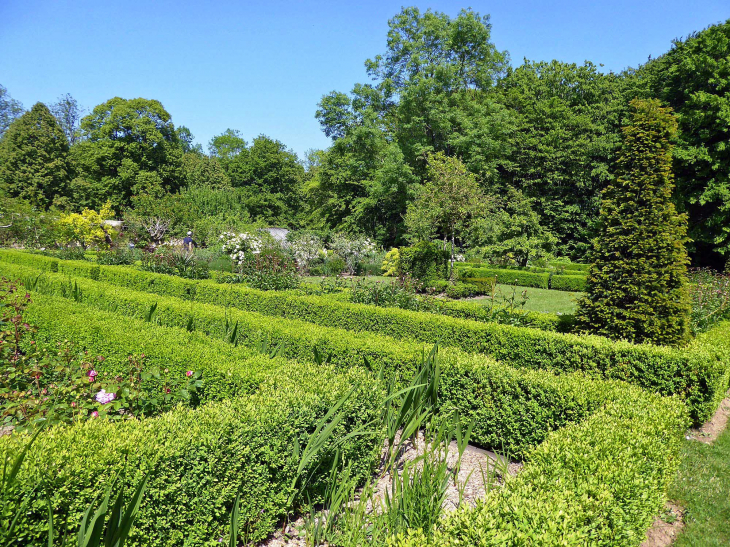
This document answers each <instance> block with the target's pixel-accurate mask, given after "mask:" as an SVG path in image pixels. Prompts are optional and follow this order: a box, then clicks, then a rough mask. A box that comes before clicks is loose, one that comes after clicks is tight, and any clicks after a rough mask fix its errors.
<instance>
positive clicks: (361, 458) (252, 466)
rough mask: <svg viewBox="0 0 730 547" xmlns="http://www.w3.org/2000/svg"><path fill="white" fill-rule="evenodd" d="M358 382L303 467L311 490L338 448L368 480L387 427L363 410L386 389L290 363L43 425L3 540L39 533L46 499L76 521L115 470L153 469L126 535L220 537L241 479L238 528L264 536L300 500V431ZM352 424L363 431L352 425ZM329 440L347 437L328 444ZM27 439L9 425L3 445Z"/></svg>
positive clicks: (350, 375) (61, 519)
mask: <svg viewBox="0 0 730 547" xmlns="http://www.w3.org/2000/svg"><path fill="white" fill-rule="evenodd" d="M353 383H356V385H358V386H359V387H357V388H356V391H355V392H354V393H353V395H352V396H351V397H350V399H349V400H348V403H347V404H346V405H345V406H344V407H343V408H344V410H345V412H346V413H347V416H348V417H349V418H348V419H346V420H343V421H342V422H341V423H340V424H339V425H338V426H337V429H336V430H335V433H334V435H333V437H332V438H331V439H330V440H329V441H328V443H327V446H325V447H324V449H323V450H322V451H321V452H320V453H319V455H318V456H317V458H316V459H315V462H314V463H313V465H312V466H311V467H309V468H308V469H310V470H312V471H314V479H313V481H312V483H311V485H310V488H308V489H307V493H308V494H309V495H311V496H312V498H313V499H315V500H316V499H317V496H318V492H321V491H322V488H323V486H324V483H325V481H326V480H327V479H328V476H329V473H328V471H329V467H330V465H331V461H332V459H333V458H334V453H335V451H336V450H339V451H340V452H341V453H342V454H343V455H344V457H345V458H346V460H347V461H349V462H352V463H354V464H355V466H354V468H353V471H354V472H355V473H356V474H357V476H358V477H359V478H360V479H361V480H364V479H365V477H366V476H369V474H370V473H371V472H372V466H373V465H374V463H375V462H376V461H377V456H378V455H379V450H378V449H377V448H378V446H379V445H380V439H382V434H381V433H380V432H378V431H373V429H372V425H369V422H370V421H371V420H373V419H375V418H376V417H377V416H378V415H379V413H380V411H381V407H382V404H383V400H384V394H383V391H382V390H381V389H380V388H379V386H378V384H377V383H376V381H375V380H374V379H372V376H371V375H369V374H366V373H363V372H362V371H355V370H353V371H348V372H347V373H346V374H342V373H340V372H337V371H335V370H334V369H333V368H332V367H328V366H325V367H318V366H317V367H315V366H311V365H294V366H292V367H291V368H290V369H289V370H288V372H287V374H283V375H281V376H279V377H277V378H276V379H270V380H268V381H267V382H266V383H265V384H264V385H262V386H261V389H260V391H259V392H257V393H256V394H253V395H248V396H244V397H238V398H234V399H231V400H227V401H219V402H213V403H209V404H206V405H204V406H202V407H200V408H198V409H195V410H193V409H186V408H182V407H181V408H178V409H176V410H174V411H171V412H168V413H165V414H163V415H160V416H158V417H155V418H148V419H145V420H126V421H122V422H112V421H106V420H104V421H97V420H88V421H86V422H83V423H77V424H74V425H73V426H68V427H54V428H51V429H48V430H46V431H44V432H43V433H42V434H41V435H40V436H39V437H38V438H37V439H36V441H35V444H34V445H33V446H32V448H31V450H30V452H29V453H28V456H27V458H26V460H25V462H24V465H23V467H22V469H21V472H20V474H19V476H18V480H19V482H18V484H17V485H15V486H14V487H13V488H12V490H11V491H10V492H8V493H7V494H8V495H9V497H8V498H7V499H9V500H11V501H10V503H9V509H10V511H11V512H14V510H15V507H13V506H14V503H20V502H21V500H23V501H25V502H26V503H28V506H27V508H26V509H25V510H24V511H23V513H22V514H21V516H20V519H19V521H18V526H17V529H16V535H15V538H14V542H13V543H11V544H10V545H19V546H20V545H22V546H27V545H45V535H46V528H47V521H48V516H47V515H48V513H47V505H46V504H47V502H46V499H50V501H51V505H52V507H53V512H54V520H55V521H56V523H57V524H56V525H57V526H58V527H59V528H63V529H68V530H69V531H73V530H76V529H78V527H79V523H80V521H81V517H82V516H83V512H84V511H85V509H86V508H87V507H88V505H89V504H90V503H92V501H94V500H96V502H97V503H98V496H99V495H100V494H102V493H103V491H104V489H105V487H106V485H108V484H109V483H110V482H111V481H112V479H113V478H114V477H115V476H116V475H117V474H118V473H121V474H122V477H123V483H125V484H126V485H127V487H128V488H129V486H130V485H133V484H135V483H136V482H137V481H138V480H139V479H140V478H141V477H142V476H143V475H144V474H146V473H148V474H149V480H148V486H147V491H146V493H145V496H144V499H143V502H142V504H141V506H140V509H139V514H138V517H137V519H136V521H135V527H134V531H133V532H132V536H131V538H130V541H129V542H128V544H129V545H132V546H163V545H164V546H169V545H183V543H185V545H210V546H212V545H219V543H218V539H219V538H221V537H223V538H226V539H227V537H228V534H227V530H228V526H227V523H228V519H229V513H230V510H231V507H232V505H233V500H234V498H235V497H236V493H237V492H238V491H239V490H240V492H241V499H240V521H239V522H240V529H241V530H242V531H244V532H245V533H246V534H247V535H248V539H249V540H250V541H258V540H261V539H263V538H265V537H266V536H267V535H268V534H270V533H271V532H272V531H273V530H274V528H275V526H276V525H277V523H279V522H280V521H281V519H282V518H283V517H284V515H285V514H286V513H288V512H290V511H292V510H293V509H295V507H292V504H290V503H288V497H289V495H290V494H291V493H292V489H291V482H292V479H293V478H294V477H295V476H296V467H297V465H298V463H299V461H298V459H297V458H295V457H294V455H293V453H292V447H293V446H294V444H295V442H296V439H299V438H301V437H302V435H303V434H304V433H305V432H312V431H313V430H314V429H315V427H316V424H317V422H318V421H319V420H321V419H322V418H323V417H324V415H325V414H326V413H327V411H328V410H329V408H330V407H332V406H333V405H334V404H335V402H336V401H337V400H338V399H339V398H341V397H342V396H343V395H344V394H345V393H347V392H349V390H350V389H351V386H352V385H353ZM358 428H363V429H367V430H368V431H369V433H368V434H364V435H355V436H350V437H347V435H348V433H350V432H352V431H354V430H355V429H358ZM335 441H342V442H340V443H339V445H338V446H337V447H335V446H334V442H335ZM27 442H28V436H27V435H11V436H5V437H3V438H1V439H0V454H2V455H7V454H18V453H19V452H20V450H21V448H22V447H23V446H25V444H26V443H27ZM315 468H316V470H315ZM305 501H306V500H305Z"/></svg>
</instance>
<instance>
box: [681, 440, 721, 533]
mask: <svg viewBox="0 0 730 547" xmlns="http://www.w3.org/2000/svg"><path fill="white" fill-rule="evenodd" d="M729 493H730V429H726V430H725V432H724V433H722V435H720V437H719V438H718V439H717V440H716V441H715V442H714V443H713V444H711V445H707V444H704V443H700V442H697V441H684V446H683V447H682V464H681V466H680V468H679V474H678V476H677V480H676V481H675V483H674V485H673V486H672V488H671V489H670V491H669V499H671V500H673V501H676V502H677V503H678V504H679V505H680V506H682V507H684V508H686V513H685V517H684V518H685V523H686V527H685V529H684V532H683V533H682V534H681V535H680V536H679V537H678V538H677V541H676V542H675V546H676V547H682V546H690V545H691V546H693V547H698V546H702V547H710V546H718V547H719V546H720V545H723V546H727V545H730V501H729V500H728V494H729Z"/></svg>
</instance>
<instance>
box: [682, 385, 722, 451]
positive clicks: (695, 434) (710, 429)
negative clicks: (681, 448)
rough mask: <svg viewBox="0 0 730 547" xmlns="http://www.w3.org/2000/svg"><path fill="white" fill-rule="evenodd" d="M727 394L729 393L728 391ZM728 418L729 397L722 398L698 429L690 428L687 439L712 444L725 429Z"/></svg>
mask: <svg viewBox="0 0 730 547" xmlns="http://www.w3.org/2000/svg"><path fill="white" fill-rule="evenodd" d="M728 395H730V391H729V392H728ZM728 418H730V397H726V398H725V399H723V401H722V402H721V403H720V407H719V408H718V409H717V412H715V415H714V416H713V417H712V419H711V420H710V421H709V422H707V423H705V424H703V425H702V427H700V428H699V429H690V430H689V433H688V435H687V439H688V440H690V439H691V440H695V441H700V442H701V443H706V444H712V443H713V442H715V439H717V438H718V437H719V436H720V434H721V433H722V432H723V431H725V428H726V427H727V422H728Z"/></svg>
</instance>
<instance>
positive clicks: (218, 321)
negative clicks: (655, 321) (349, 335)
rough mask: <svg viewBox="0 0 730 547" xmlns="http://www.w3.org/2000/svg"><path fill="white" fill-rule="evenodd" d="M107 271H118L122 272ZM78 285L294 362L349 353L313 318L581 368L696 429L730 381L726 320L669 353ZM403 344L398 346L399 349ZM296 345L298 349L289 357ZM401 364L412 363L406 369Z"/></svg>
mask: <svg viewBox="0 0 730 547" xmlns="http://www.w3.org/2000/svg"><path fill="white" fill-rule="evenodd" d="M1 267H2V269H3V271H5V272H8V273H10V275H12V276H18V275H22V274H21V272H20V271H19V270H18V269H17V267H16V268H13V267H11V266H8V265H5V264H3V265H2V266H1ZM108 268H109V269H116V270H117V271H120V270H122V267H108ZM106 269H107V268H106V267H105V268H104V270H106ZM11 270H12V271H11ZM30 271H32V270H26V271H25V275H29V274H28V272H30ZM132 271H133V270H132ZM139 273H142V272H139ZM164 277H167V276H164ZM47 279H48V280H49V282H50V281H51V280H52V279H53V280H54V283H55V285H56V289H55V290H58V287H59V285H61V284H63V283H67V281H65V280H64V279H63V276H60V275H55V276H54V275H53V274H48V275H47ZM180 281H184V280H180ZM79 284H80V286H81V287H82V290H84V291H85V297H86V298H89V299H92V300H94V299H96V301H97V304H95V305H98V306H102V307H108V306H115V305H116V306H119V307H120V311H123V312H124V313H128V314H130V315H133V316H137V317H144V314H145V313H146V312H147V311H148V310H149V307H150V306H151V305H153V304H155V303H158V304H159V307H158V317H159V318H160V319H161V320H162V321H163V323H165V324H170V325H177V326H185V325H186V324H187V323H188V321H189V319H190V317H191V316H194V317H195V325H196V328H197V329H199V330H203V331H204V332H208V333H210V334H213V335H215V336H217V337H224V336H225V317H226V316H227V317H228V318H229V321H230V322H231V323H232V322H233V321H239V322H240V324H241V336H242V341H243V343H247V344H250V345H255V344H256V343H258V341H260V340H261V337H262V334H265V335H266V336H271V337H274V339H276V340H277V341H283V342H284V343H285V344H287V346H289V345H290V344H291V343H292V340H296V344H293V345H291V347H288V348H287V351H290V352H293V353H289V354H288V355H291V356H292V357H297V358H301V356H304V357H308V356H309V352H310V351H311V348H312V346H313V345H315V344H322V346H323V347H326V348H328V349H327V351H335V349H336V351H337V352H340V351H344V352H345V353H351V352H348V351H346V349H345V347H344V346H340V345H336V346H335V345H334V344H335V342H334V341H333V340H330V339H329V338H330V337H339V338H340V339H341V338H342V334H341V333H337V334H335V333H336V332H337V331H336V329H332V328H324V327H315V325H313V324H311V323H309V322H313V323H317V324H326V325H329V326H332V327H338V328H343V329H347V330H352V331H367V332H371V333H380V334H384V335H387V336H393V337H396V338H405V339H415V340H419V341H421V342H426V343H429V344H432V343H436V342H439V343H441V344H443V345H447V346H454V347H457V348H460V349H463V350H465V351H468V352H479V353H485V354H487V355H490V356H492V357H494V358H495V359H498V360H499V361H501V362H504V363H506V364H509V365H511V366H515V367H527V368H535V369H546V370H552V371H556V372H561V373H565V372H573V371H584V372H586V373H589V374H592V375H594V376H598V377H605V378H615V379H620V380H624V381H628V382H630V383H633V384H636V385H638V386H641V387H643V388H645V389H648V390H650V391H655V392H658V393H660V394H663V395H672V394H682V395H683V396H684V397H685V398H686V399H687V402H688V404H689V406H690V408H691V411H692V417H693V419H694V420H695V421H696V422H698V423H700V422H703V421H705V420H706V419H708V418H709V417H710V416H711V415H712V414H713V413H714V411H715V409H716V408H717V405H718V404H719V402H720V401H721V400H722V397H723V395H724V393H725V391H726V390H727V388H728V384H729V383H730V335H728V333H730V322H723V323H720V324H719V325H718V326H717V327H716V328H715V329H713V330H712V331H710V332H709V333H703V334H701V335H700V336H698V337H697V339H695V340H694V341H693V343H692V344H690V346H688V347H687V348H683V349H673V348H666V347H659V346H651V345H635V344H630V343H627V342H614V341H611V340H608V339H606V338H602V337H598V336H577V335H571V334H560V333H553V332H543V331H539V330H537V329H531V328H525V327H512V326H509V325H500V324H494V323H476V322H473V321H468V320H463V319H458V318H452V317H443V316H438V315H434V314H429V313H424V312H411V311H407V310H400V309H393V308H378V307H373V306H366V305H362V304H351V303H343V302H334V301H328V300H327V299H326V298H323V297H296V296H288V295H286V294H283V293H267V292H264V291H254V290H251V289H246V288H243V287H236V286H229V287H227V288H226V287H222V286H219V285H215V284H212V283H210V282H201V283H198V285H197V291H196V292H195V296H196V298H199V299H205V300H207V301H215V300H216V298H218V299H220V301H221V303H223V304H225V303H226V302H231V303H233V304H235V305H238V306H241V307H250V308H253V309H258V310H260V311H261V312H263V313H266V314H271V315H277V314H278V315H282V316H289V317H297V318H300V319H303V320H305V321H307V322H302V321H295V320H287V321H283V320H278V321H277V320H271V319H265V318H263V317H262V316H260V315H258V314H257V313H246V312H242V311H239V310H233V309H228V310H224V309H221V308H220V307H216V306H206V305H204V304H196V305H195V306H194V307H193V306H192V304H191V303H188V304H186V303H184V302H180V301H175V300H170V299H163V298H162V297H160V296H151V295H149V294H143V293H134V292H130V291H126V290H125V289H121V288H119V287H116V288H115V287H113V286H110V285H104V284H99V285H97V286H95V285H94V284H93V282H89V281H85V282H82V281H80V282H79ZM148 285H149V282H148ZM181 285H183V286H184V285H185V283H181ZM156 288H157V286H156ZM234 297H235V298H234ZM354 338H356V339H358V340H359V342H358V346H357V347H358V348H359V349H357V350H356V351H357V352H359V353H358V355H359V356H358V360H360V359H362V355H367V356H368V358H370V359H375V356H377V360H378V361H379V362H381V363H387V366H388V368H389V369H390V370H391V371H398V372H399V373H402V374H410V371H412V368H413V365H412V362H413V361H412V359H413V357H409V358H407V359H405V360H404V359H403V357H402V355H398V350H397V349H395V350H394V349H393V345H394V342H393V341H392V340H390V341H386V340H385V339H383V338H380V337H378V338H374V337H369V336H365V335H357V336H355V337H354ZM710 340H711V341H710ZM345 346H346V344H345ZM400 346H401V347H403V344H400ZM294 347H296V348H298V349H297V350H296V351H295V350H294V349H293V348H294ZM382 351H385V353H381V352H382ZM406 363H409V365H408V366H406Z"/></svg>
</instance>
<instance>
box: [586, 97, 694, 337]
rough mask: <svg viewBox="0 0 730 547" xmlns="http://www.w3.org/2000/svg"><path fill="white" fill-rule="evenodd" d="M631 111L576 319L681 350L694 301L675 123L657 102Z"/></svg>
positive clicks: (635, 104) (594, 328)
mask: <svg viewBox="0 0 730 547" xmlns="http://www.w3.org/2000/svg"><path fill="white" fill-rule="evenodd" d="M631 108H632V114H631V121H630V124H629V125H627V126H626V127H624V128H623V134H624V144H623V149H622V152H621V155H620V157H619V168H620V175H619V176H618V178H617V179H616V180H614V181H612V182H611V183H610V184H609V185H608V187H607V188H606V190H605V191H604V194H603V200H602V202H601V214H600V231H599V235H598V237H597V238H596V240H595V242H594V249H593V263H592V265H591V269H590V272H589V274H588V285H587V294H586V296H585V297H584V298H583V299H582V300H581V301H580V304H579V309H578V313H577V320H578V323H579V325H580V326H581V327H582V328H583V329H584V330H586V331H588V332H592V333H595V334H601V335H605V336H609V337H611V338H622V339H626V340H629V341H632V342H652V343H656V344H671V345H679V344H681V343H683V342H684V341H686V340H687V338H688V336H689V312H690V302H689V295H688V289H687V276H686V270H687V263H688V261H689V260H688V258H687V251H686V249H685V243H686V242H687V219H686V216H685V215H681V214H678V213H677V211H676V209H675V206H674V203H673V202H672V190H673V189H674V180H673V179H674V176H673V174H672V147H673V146H672V144H671V140H672V139H673V138H674V137H675V135H676V132H677V121H676V119H675V117H674V115H673V114H672V111H671V109H668V108H663V107H662V106H661V104H660V103H659V101H657V100H655V99H651V100H634V101H632V102H631Z"/></svg>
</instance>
